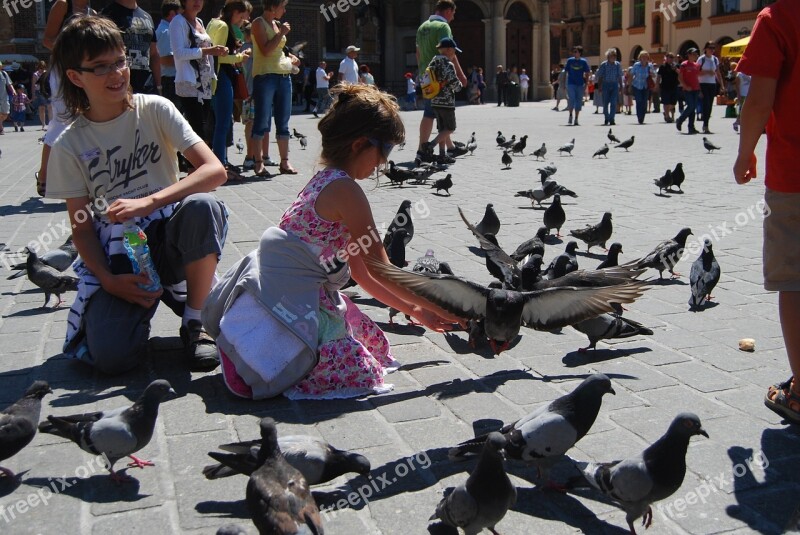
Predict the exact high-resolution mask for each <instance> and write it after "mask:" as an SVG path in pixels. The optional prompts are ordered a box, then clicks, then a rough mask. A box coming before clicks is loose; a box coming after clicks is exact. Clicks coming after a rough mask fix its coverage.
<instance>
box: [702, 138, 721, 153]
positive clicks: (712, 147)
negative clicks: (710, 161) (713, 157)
mask: <svg viewBox="0 0 800 535" xmlns="http://www.w3.org/2000/svg"><path fill="white" fill-rule="evenodd" d="M703 146H704V147H705V148H706V150H707V151H708V152H713V151H715V150H719V149H720V147H717V146H716V145H714V144H713V143H711V142H710V141H709V140H708V138H707V137H704V138H703Z"/></svg>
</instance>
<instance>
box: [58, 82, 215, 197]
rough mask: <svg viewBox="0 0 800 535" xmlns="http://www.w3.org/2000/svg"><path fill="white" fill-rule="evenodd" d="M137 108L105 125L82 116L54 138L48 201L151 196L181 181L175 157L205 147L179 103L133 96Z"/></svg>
mask: <svg viewBox="0 0 800 535" xmlns="http://www.w3.org/2000/svg"><path fill="white" fill-rule="evenodd" d="M133 106H134V107H133V109H128V110H126V111H125V112H124V113H123V114H122V115H120V116H119V117H117V118H115V119H112V120H110V121H107V122H104V123H96V122H92V121H90V120H88V119H86V117H83V116H80V117H78V118H77V119H76V120H75V121H74V122H73V123H72V124H71V125H70V126H69V127H68V128H67V129H66V130H65V131H64V132H63V133H62V134H61V135H60V136H59V137H58V139H57V140H56V142H55V144H54V145H53V148H52V152H51V153H50V160H49V163H48V165H47V197H49V198H56V199H71V198H76V197H89V198H90V199H92V200H94V199H98V198H101V197H102V198H105V201H106V203H108V204H111V203H113V202H114V201H115V200H117V199H121V198H124V199H137V198H142V197H147V196H148V195H151V194H153V193H156V192H157V191H160V190H162V189H164V188H166V187H168V186H171V185H172V184H174V183H175V182H177V181H178V159H177V155H176V153H177V152H178V151H181V152H183V151H185V150H186V149H188V148H189V147H191V146H192V145H195V144H197V143H201V142H202V139H201V138H200V136H198V135H197V134H195V132H194V131H193V130H192V127H191V126H189V123H188V122H187V121H186V119H184V118H183V116H182V115H181V114H180V113H179V112H178V110H177V108H175V105H174V104H172V102H170V101H169V100H167V99H166V98H163V97H160V96H158V95H142V94H136V95H133Z"/></svg>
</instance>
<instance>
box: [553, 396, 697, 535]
mask: <svg viewBox="0 0 800 535" xmlns="http://www.w3.org/2000/svg"><path fill="white" fill-rule="evenodd" d="M695 435H703V436H704V437H706V438H708V433H706V432H705V430H704V429H703V426H702V424H701V423H700V418H698V417H697V416H696V415H694V414H692V413H690V412H684V413H681V414H679V415H678V416H676V417H675V419H674V420H673V421H672V423H671V424H670V426H669V429H668V430H667V433H666V434H665V435H664V436H662V437H661V438H659V439H658V440H657V441H656V442H655V443H654V444H653V445H652V446H650V447H648V448H647V449H646V450H644V451H643V452H642V453H640V454H638V455H636V456H634V457H630V458H628V459H625V460H623V461H614V462H610V463H598V464H595V463H583V462H578V463H577V464H578V468H579V469H580V470H581V471H582V472H583V476H582V477H581V476H578V478H575V479H574V480H571V481H570V482H569V483H568V484H573V485H574V483H575V482H576V480H580V479H584V478H585V480H586V481H588V482H589V484H590V485H591V486H592V487H594V488H595V489H597V490H599V491H600V492H602V493H603V494H604V495H605V496H607V497H609V498H611V499H612V500H614V501H615V502H617V503H618V504H619V505H620V506H621V507H622V509H623V510H624V511H625V513H626V515H625V520H626V521H627V522H628V528H629V529H630V532H631V534H632V535H636V530H635V529H634V527H633V522H634V520H636V519H638V518H639V517H643V518H642V525H643V526H644V527H645V529H647V528H649V527H650V525H651V524H652V523H653V510H652V508H651V507H650V504H652V503H655V502H657V501H659V500H663V499H665V498H668V497H670V496H672V495H673V494H674V493H675V491H677V490H678V489H679V488H680V487H681V485H682V484H683V478H684V476H685V475H686V450H687V449H688V447H689V439H690V438H691V437H693V436H695ZM580 483H581V484H583V483H585V482H584V481H580Z"/></svg>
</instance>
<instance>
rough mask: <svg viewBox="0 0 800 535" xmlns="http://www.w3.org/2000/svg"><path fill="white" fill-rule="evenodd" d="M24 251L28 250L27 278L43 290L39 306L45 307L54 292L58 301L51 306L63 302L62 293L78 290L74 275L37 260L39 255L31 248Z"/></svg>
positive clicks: (56, 306) (57, 305) (56, 305)
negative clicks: (66, 273) (41, 303)
mask: <svg viewBox="0 0 800 535" xmlns="http://www.w3.org/2000/svg"><path fill="white" fill-rule="evenodd" d="M26 251H28V261H27V262H26V267H25V269H26V273H27V274H28V280H30V281H31V282H32V283H34V284H35V285H36V286H38V287H39V288H41V289H42V290H44V304H43V305H42V307H41V308H47V303H49V302H50V296H51V295H52V294H56V297H58V302H57V303H56V304H55V306H53V308H58V307H59V305H61V303H62V302H63V301H62V299H61V294H62V293H64V292H69V291H73V292H76V291H78V279H77V278H76V277H72V276H70V275H64V274H62V273H61V272H59V271H57V270H55V269H53V268H51V267H50V266H48V265H46V264H45V263H44V262H42V261H41V260H39V257H38V256H36V253H34V252H33V251H32V250H31V249H29V248H26Z"/></svg>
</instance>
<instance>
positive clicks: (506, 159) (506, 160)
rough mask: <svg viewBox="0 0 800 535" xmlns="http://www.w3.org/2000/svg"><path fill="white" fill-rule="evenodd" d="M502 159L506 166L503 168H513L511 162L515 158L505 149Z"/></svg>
mask: <svg viewBox="0 0 800 535" xmlns="http://www.w3.org/2000/svg"><path fill="white" fill-rule="evenodd" d="M500 161H501V162H502V163H503V165H505V167H504V168H503V169H510V168H511V164H512V162H513V161H514V160H512V159H511V155H509V154H508V151H507V150H504V151H503V156H502V158H500Z"/></svg>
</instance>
